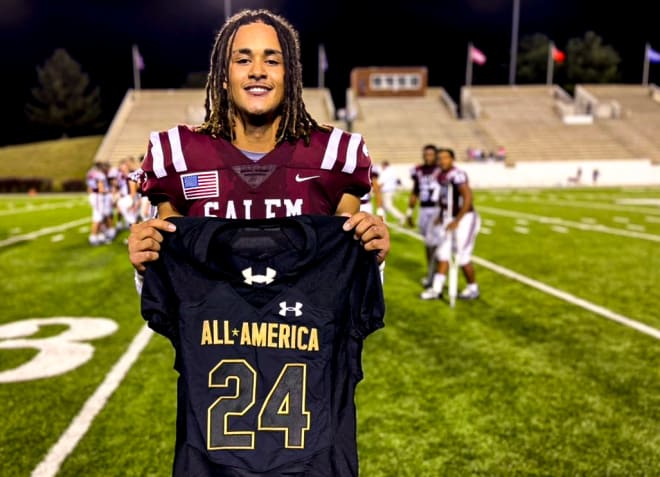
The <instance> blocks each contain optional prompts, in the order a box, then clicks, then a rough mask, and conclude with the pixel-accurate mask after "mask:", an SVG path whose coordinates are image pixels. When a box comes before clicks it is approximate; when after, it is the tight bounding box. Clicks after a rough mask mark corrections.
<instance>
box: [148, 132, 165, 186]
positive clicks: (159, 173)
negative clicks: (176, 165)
mask: <svg viewBox="0 0 660 477" xmlns="http://www.w3.org/2000/svg"><path fill="white" fill-rule="evenodd" d="M149 140H150V141H151V158H152V160H153V169H154V174H156V177H158V178H159V179H160V178H161V177H165V176H166V175H167V171H166V170H165V158H164V157H163V145H162V144H161V143H160V136H159V135H158V131H153V132H152V133H151V134H150V135H149Z"/></svg>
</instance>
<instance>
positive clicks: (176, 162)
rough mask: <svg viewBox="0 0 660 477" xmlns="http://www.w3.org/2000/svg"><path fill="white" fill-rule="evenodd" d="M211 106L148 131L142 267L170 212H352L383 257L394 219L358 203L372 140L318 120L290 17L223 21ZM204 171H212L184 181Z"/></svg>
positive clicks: (137, 229)
mask: <svg viewBox="0 0 660 477" xmlns="http://www.w3.org/2000/svg"><path fill="white" fill-rule="evenodd" d="M205 107H206V119H205V121H204V123H203V124H202V125H201V126H198V127H188V126H182V125H179V126H177V127H174V128H172V129H170V130H168V131H161V132H153V133H151V136H150V141H149V145H148V150H147V155H146V156H145V159H144V163H143V166H142V168H143V170H144V176H143V182H142V193H143V194H145V195H147V196H149V198H150V199H151V201H152V202H153V203H155V204H156V205H157V207H158V218H157V219H152V220H148V221H145V222H143V223H140V224H137V225H135V226H134V227H132V229H131V234H130V236H129V239H128V249H129V257H130V261H131V263H132V264H133V266H134V267H135V268H136V270H137V271H138V273H142V272H144V270H145V263H147V262H150V261H154V260H157V259H158V250H159V248H160V242H161V241H162V238H163V237H162V234H161V233H160V232H159V231H172V230H173V229H174V226H173V225H172V224H171V223H169V222H167V221H166V220H164V219H166V218H168V217H172V216H177V215H191V216H216V217H222V218H247V219H257V218H270V217H282V216H287V215H295V214H307V213H310V214H327V215H333V214H334V215H346V216H350V218H349V219H348V220H347V221H346V224H345V229H346V230H353V231H354V232H355V236H356V238H357V239H359V240H360V241H361V242H362V243H363V244H364V247H365V249H366V250H374V251H378V259H379V261H380V262H383V261H384V260H385V257H386V255H387V253H388V251H389V247H390V241H389V231H388V228H387V226H386V225H385V224H384V222H383V221H382V220H381V219H380V218H379V217H377V216H374V215H371V214H368V213H366V212H364V211H360V197H361V196H362V195H364V194H365V193H367V192H368V191H369V190H370V185H371V179H370V169H371V159H370V157H369V155H368V152H367V147H366V145H365V143H364V141H363V139H362V137H361V136H360V135H359V134H356V133H353V134H350V133H347V132H343V131H341V130H340V129H337V128H331V127H328V126H324V125H319V124H318V123H317V122H316V121H315V120H314V118H312V117H311V116H310V114H309V113H308V112H307V110H306V109H305V104H304V102H303V98H302V67H301V63H300V48H299V44H298V36H297V33H296V31H295V30H294V29H293V28H292V27H291V25H290V24H289V23H288V22H286V20H284V19H282V18H281V17H279V16H276V15H274V14H272V13H270V12H268V11H265V10H260V11H243V12H241V13H238V14H236V15H234V16H233V17H232V18H230V19H229V20H228V21H227V22H226V24H225V25H224V27H223V28H222V29H221V30H220V32H219V33H218V35H217V38H216V42H215V45H214V48H213V52H212V55H211V66H210V71H209V76H208V81H207V86H206V101H205ZM199 171H202V172H204V171H208V172H207V173H206V174H205V175H201V176H200V175H196V176H193V175H190V176H189V177H190V178H189V179H186V176H188V175H189V174H192V173H195V172H199ZM195 182H197V184H198V185H197V186H196V185H195ZM204 184H207V185H210V187H208V188H204V187H203V185H204ZM216 192H217V193H216Z"/></svg>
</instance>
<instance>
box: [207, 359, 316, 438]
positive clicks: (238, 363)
mask: <svg viewBox="0 0 660 477" xmlns="http://www.w3.org/2000/svg"><path fill="white" fill-rule="evenodd" d="M232 383H233V388H234V392H233V394H230V393H227V395H224V396H221V397H219V398H218V399H216V400H215V401H214V402H213V404H211V406H209V409H208V417H207V426H208V427H207V436H208V437H207V447H208V449H209V450H223V449H224V450H227V449H237V450H238V449H254V435H255V431H254V430H251V429H236V428H234V426H233V425H232V417H235V416H244V415H245V414H247V413H248V412H249V411H250V409H252V408H253V407H254V404H255V403H256V396H257V372H256V371H255V370H254V368H253V367H252V366H250V364H249V363H248V362H247V361H245V360H244V359H223V360H222V361H220V362H219V363H218V364H217V365H216V366H215V367H214V368H213V369H212V370H211V371H210V372H209V388H212V389H218V388H220V389H229V387H230V385H231V384H232ZM306 387H307V365H306V364H301V363H288V364H285V365H284V367H282V370H281V371H280V374H279V376H278V377H277V380H276V381H275V384H274V385H273V387H272V388H271V389H270V391H269V392H268V395H267V396H266V399H265V401H264V403H263V405H262V406H261V409H260V411H259V415H258V418H257V430H258V431H272V432H283V433H284V447H285V448H287V449H303V448H304V447H305V432H306V431H308V430H309V428H310V413H309V411H308V410H307V406H306V403H305V398H306V394H307V393H306Z"/></svg>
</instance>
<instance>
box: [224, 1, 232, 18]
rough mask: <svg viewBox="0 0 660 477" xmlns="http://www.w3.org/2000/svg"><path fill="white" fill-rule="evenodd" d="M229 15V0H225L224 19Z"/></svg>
mask: <svg viewBox="0 0 660 477" xmlns="http://www.w3.org/2000/svg"><path fill="white" fill-rule="evenodd" d="M230 16H231V0H225V20H227V19H228V18H229V17H230Z"/></svg>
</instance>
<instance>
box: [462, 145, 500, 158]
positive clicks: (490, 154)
mask: <svg viewBox="0 0 660 477" xmlns="http://www.w3.org/2000/svg"><path fill="white" fill-rule="evenodd" d="M505 159H506V148H505V147H504V146H498V147H497V149H495V150H494V151H488V150H486V149H479V148H476V147H468V149H467V160H468V161H498V162H501V161H504V160H505Z"/></svg>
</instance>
